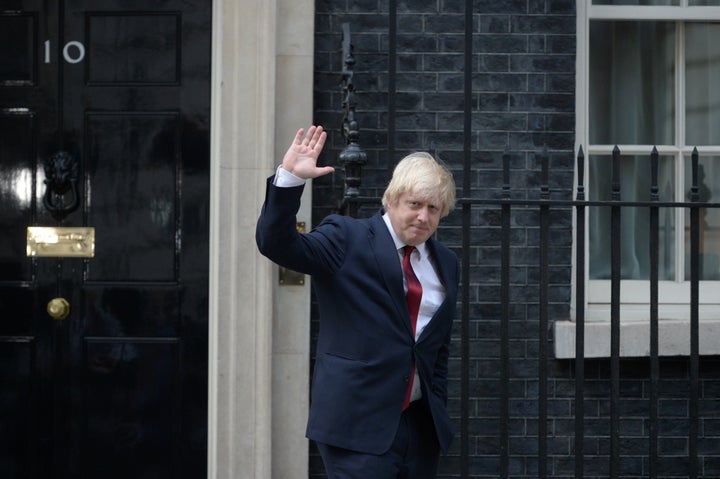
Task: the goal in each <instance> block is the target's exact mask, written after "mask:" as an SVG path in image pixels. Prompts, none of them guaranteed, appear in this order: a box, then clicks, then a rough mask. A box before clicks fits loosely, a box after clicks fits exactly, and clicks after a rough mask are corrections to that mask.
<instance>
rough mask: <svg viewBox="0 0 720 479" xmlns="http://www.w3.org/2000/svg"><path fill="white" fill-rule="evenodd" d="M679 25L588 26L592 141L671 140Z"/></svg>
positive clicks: (604, 23) (618, 23)
mask: <svg viewBox="0 0 720 479" xmlns="http://www.w3.org/2000/svg"><path fill="white" fill-rule="evenodd" d="M674 57H675V25H674V24H673V23H669V22H626V21H593V22H591V24H590V112H589V114H590V143H594V144H604V145H615V144H621V143H626V144H642V145H660V144H668V145H669V144H673V143H674V134H673V129H674V128H673V119H674V116H675V106H674V98H675V94H674V91H675V87H674V85H675V67H674Z"/></svg>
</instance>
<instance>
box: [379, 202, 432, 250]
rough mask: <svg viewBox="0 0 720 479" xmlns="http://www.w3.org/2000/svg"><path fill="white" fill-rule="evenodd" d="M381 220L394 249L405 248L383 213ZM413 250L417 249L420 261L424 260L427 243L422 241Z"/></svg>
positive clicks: (404, 244)
mask: <svg viewBox="0 0 720 479" xmlns="http://www.w3.org/2000/svg"><path fill="white" fill-rule="evenodd" d="M382 219H383V221H385V225H386V226H387V229H388V231H389V232H390V236H392V240H393V243H395V249H397V250H400V249H402V248H404V247H405V246H407V244H406V243H404V242H403V241H401V240H400V238H398V235H397V234H396V233H395V230H394V229H393V227H392V223H391V222H390V216H389V215H388V214H387V213H383V215H382ZM415 249H417V251H418V253H419V254H420V259H422V258H424V257H425V252H426V251H427V242H426V241H423V242H422V243H420V244H419V245H416V246H415Z"/></svg>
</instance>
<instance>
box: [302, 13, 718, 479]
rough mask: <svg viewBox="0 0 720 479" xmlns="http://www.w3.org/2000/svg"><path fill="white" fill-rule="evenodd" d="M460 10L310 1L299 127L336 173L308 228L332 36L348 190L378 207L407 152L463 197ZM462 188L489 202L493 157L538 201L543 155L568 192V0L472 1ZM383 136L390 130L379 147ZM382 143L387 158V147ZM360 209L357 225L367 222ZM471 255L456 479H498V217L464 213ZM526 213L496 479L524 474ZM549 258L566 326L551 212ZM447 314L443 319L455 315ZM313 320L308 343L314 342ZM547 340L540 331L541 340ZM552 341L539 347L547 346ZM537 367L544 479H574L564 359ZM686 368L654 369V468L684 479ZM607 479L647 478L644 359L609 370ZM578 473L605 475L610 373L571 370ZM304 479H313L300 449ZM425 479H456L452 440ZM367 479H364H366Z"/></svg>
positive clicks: (532, 374) (529, 225) (557, 311)
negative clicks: (504, 439)
mask: <svg viewBox="0 0 720 479" xmlns="http://www.w3.org/2000/svg"><path fill="white" fill-rule="evenodd" d="M392 6H396V8H397V10H396V12H397V40H396V41H397V43H396V46H397V57H396V58H395V59H394V61H395V62H396V63H395V64H396V72H397V75H396V78H395V85H396V96H395V97H394V104H395V111H394V114H395V121H394V125H393V126H394V128H389V126H390V125H389V124H388V122H389V115H388V104H389V91H388V86H389V84H390V83H389V80H390V79H389V68H388V65H389V61H392V59H390V58H389V56H388V45H389V36H388V32H389V26H388V25H389V19H390V15H389V9H390V8H392ZM464 12H465V2H464V1H460V0H406V1H397V2H389V0H346V1H340V0H318V1H317V2H316V15H315V21H316V26H315V28H316V33H315V91H314V115H315V117H314V122H315V123H316V124H322V125H323V126H324V127H325V128H326V129H328V130H330V132H331V133H330V139H329V141H328V143H327V145H326V148H325V152H324V153H323V156H322V158H321V161H323V162H324V163H326V164H333V165H335V166H336V168H337V170H338V171H337V172H336V173H335V174H334V175H332V176H328V177H323V178H320V179H318V180H315V182H314V185H313V195H314V200H313V203H314V204H313V223H317V222H319V221H320V220H321V219H322V217H324V216H325V215H327V214H328V213H331V212H335V210H336V207H337V205H338V203H339V201H340V200H341V197H342V190H343V173H342V169H341V168H340V165H339V164H338V162H337V157H338V154H339V152H340V150H341V149H342V147H343V146H344V141H343V138H342V136H341V134H340V131H341V122H342V107H341V102H342V92H341V88H340V71H341V68H342V55H341V52H340V44H341V24H342V23H343V22H349V23H350V26H351V29H352V43H353V45H354V52H355V59H356V62H357V63H356V67H355V70H354V71H355V76H354V84H355V88H356V93H357V95H356V100H357V102H358V105H357V119H358V121H359V124H360V128H361V137H360V142H361V145H362V147H363V148H364V149H365V150H366V152H367V154H368V163H367V165H366V166H365V168H364V170H363V185H362V188H361V193H362V194H363V195H366V196H376V197H379V196H380V195H381V193H382V191H383V190H384V187H385V185H386V182H387V180H388V178H389V174H390V171H391V169H392V167H393V166H394V164H395V163H396V162H397V161H398V160H399V159H400V158H402V157H403V156H404V155H405V154H407V153H408V152H410V151H413V150H429V151H431V152H433V153H436V154H437V155H438V156H439V157H440V158H441V159H442V160H443V161H445V162H446V163H447V164H448V165H449V166H450V168H451V169H452V170H453V172H454V174H455V178H456V182H457V185H458V187H459V188H460V187H461V185H463V182H464V178H463V161H464V158H465V156H464V153H463V141H464V133H463V125H464V110H465V102H466V98H465V96H464V80H465V77H464V71H463V69H464V49H465V46H464V35H465V30H464V29H465V15H464ZM473 12H474V14H473V19H472V21H473V44H472V51H473V61H472V65H473V66H472V68H473V73H472V97H471V99H470V101H471V106H472V134H471V149H472V153H471V155H470V161H471V177H470V179H469V183H470V187H471V190H470V191H469V192H463V191H459V192H458V193H459V196H472V197H476V198H493V197H498V196H499V195H500V193H501V187H502V157H503V155H508V156H509V157H510V162H511V163H510V164H511V175H512V176H511V186H512V195H513V197H515V198H537V197H538V195H539V187H540V183H541V178H540V164H539V161H538V156H539V153H540V152H541V151H542V150H543V149H544V148H547V151H548V156H549V159H550V188H551V191H552V193H551V194H552V196H553V197H554V198H562V199H569V198H571V195H572V186H573V168H574V153H573V148H574V141H575V133H574V125H575V111H574V108H575V45H576V42H575V24H576V23H575V22H576V16H575V1H574V0H483V1H474V2H473ZM389 130H390V131H394V135H393V138H392V140H393V141H392V142H390V138H389V136H388V135H389ZM391 143H392V144H394V148H395V149H394V151H388V148H389V145H390V144H391ZM378 206H379V203H378V205H372V206H367V207H363V208H362V209H361V215H363V216H368V215H370V214H372V213H374V212H375V211H377V208H378ZM471 218H472V223H471V248H470V251H469V252H467V253H468V254H469V255H470V263H471V267H470V272H469V274H470V282H469V284H470V305H469V310H470V323H469V324H470V331H469V338H468V339H469V342H470V357H469V371H468V373H469V377H470V387H469V391H468V393H469V405H470V418H469V437H468V440H469V450H470V458H469V470H470V477H473V478H474V477H478V478H479V477H498V476H499V468H500V444H499V430H500V421H501V419H500V404H499V398H500V379H501V378H500V373H499V371H500V367H499V357H500V347H501V346H500V317H501V312H500V296H499V281H500V268H499V267H500V234H499V225H500V217H499V212H498V208H496V207H495V208H494V207H474V208H473V209H472V214H471ZM538 224H539V223H538V215H537V210H536V209H528V208H517V209H515V210H514V213H513V217H512V234H511V245H512V250H511V264H512V266H511V271H510V278H511V284H512V287H511V300H512V311H511V321H510V343H509V355H510V372H509V377H510V381H509V387H510V402H509V404H508V408H509V411H510V421H509V423H508V427H509V431H510V439H509V445H508V451H509V455H510V459H509V476H510V477H514V478H534V477H538V473H537V468H538V459H537V451H538V440H537V431H538V397H539V395H540V394H539V391H538V388H539V380H538V376H539V370H540V365H539V361H538V357H539V349H540V345H539V339H538V337H539V332H538V328H539V326H538V292H537V285H538V281H539V280H538V276H539V273H538V251H539V247H538V244H539V232H538V231H539V230H538ZM460 227H461V215H460V214H459V212H455V213H453V214H451V215H450V216H449V217H448V218H446V219H445V220H444V223H442V224H441V227H440V228H439V229H438V238H439V239H440V240H441V241H443V242H445V243H446V244H447V245H448V246H450V247H451V248H453V249H454V250H455V251H456V252H457V253H458V255H459V256H460V255H461V254H462V251H461V247H460V246H461V229H460ZM551 238H552V241H551V242H552V245H551V247H550V251H549V256H550V282H551V286H550V292H549V301H550V305H549V306H550V310H549V311H550V319H551V320H558V319H560V320H564V319H567V318H568V316H569V307H570V306H569V303H570V298H571V292H572V290H571V265H572V256H571V245H572V238H573V230H572V215H571V212H570V210H560V211H557V212H554V213H553V217H552V230H551ZM459 310H460V309H458V311H459ZM316 317H317V316H316V310H315V308H313V322H312V325H313V326H312V328H313V329H312V337H313V340H314V339H315V337H316V328H317V321H316ZM460 333H461V328H460V322H459V320H458V321H457V322H456V326H455V330H454V339H453V349H452V357H451V362H450V371H451V381H450V394H451V396H452V397H451V398H450V404H449V409H450V412H451V414H452V416H453V417H454V419H455V420H456V421H457V424H458V426H459V420H460V419H459V418H460V394H461V387H460V375H461V357H460V354H461V350H460ZM550 336H551V335H550ZM550 341H552V339H550ZM548 347H549V348H550V349H549V350H550V359H549V361H548V364H547V368H548V369H547V370H548V390H547V395H548V477H574V473H575V466H574V457H575V456H574V428H575V416H574V397H575V376H574V367H573V362H571V361H559V360H555V359H553V358H552V345H551V344H549V345H548ZM717 366H718V362H717V360H716V359H714V358H702V359H701V374H702V375H701V384H702V385H701V404H700V411H701V416H702V417H701V420H700V435H701V438H700V442H699V448H700V451H699V453H700V456H701V460H700V467H699V471H700V477H720V455H718V451H720V413H719V412H718V406H719V405H720V400H717V399H715V398H717V397H718V392H720V391H718V389H720V382H719V381H717V379H716V378H717V373H716V372H715V371H717ZM688 369H689V364H688V361H687V360H686V359H664V360H662V362H661V372H662V373H661V376H662V377H661V381H660V397H661V400H660V403H659V408H660V416H661V417H660V422H659V431H660V440H659V447H660V455H661V458H660V464H659V465H660V469H659V470H660V471H661V476H662V477H687V465H688V459H687V454H688V438H687V434H688V414H689V413H688V410H689V407H688V398H689V393H688V389H689V388H688ZM621 371H622V373H621V374H622V376H621V386H620V387H621V404H620V409H621V410H620V414H621V420H620V436H621V446H620V447H621V460H620V464H619V467H620V475H621V477H633V478H634V477H648V448H649V445H648V428H649V425H648V408H649V405H648V397H649V381H648V379H647V378H648V377H649V376H650V374H649V366H648V360H646V359H638V360H623V361H622V363H621ZM586 377H587V381H586V387H585V413H586V419H585V460H584V468H585V477H588V478H590V477H598V478H601V477H609V471H610V467H609V455H610V439H609V431H610V420H609V416H610V400H609V397H610V388H611V385H610V365H609V361H608V360H595V361H587V362H586ZM310 459H311V462H310V471H309V473H310V477H312V478H322V477H325V476H324V473H323V468H322V463H321V461H320V458H319V457H318V456H317V454H316V451H315V449H314V447H313V448H312V449H311V458H310ZM440 469H441V470H440V477H442V478H458V477H461V473H460V471H461V457H460V437H459V435H458V436H456V441H455V442H454V444H453V448H452V451H451V453H450V455H449V456H447V457H444V458H442V461H441V468H440ZM370 479H371V478H370Z"/></svg>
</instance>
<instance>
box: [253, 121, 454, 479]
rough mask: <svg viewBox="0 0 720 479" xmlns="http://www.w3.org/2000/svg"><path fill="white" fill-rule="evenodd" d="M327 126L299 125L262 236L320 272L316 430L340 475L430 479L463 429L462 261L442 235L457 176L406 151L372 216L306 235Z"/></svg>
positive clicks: (288, 261)
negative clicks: (458, 313) (459, 371)
mask: <svg viewBox="0 0 720 479" xmlns="http://www.w3.org/2000/svg"><path fill="white" fill-rule="evenodd" d="M325 139H326V132H324V131H323V129H322V127H319V126H317V127H316V126H312V127H310V128H309V129H308V131H307V133H305V132H304V130H303V129H300V130H299V131H298V132H297V135H296V136H295V139H294V141H293V143H292V144H291V145H290V148H289V149H288V151H287V153H286V154H285V156H284V158H283V162H282V165H281V166H280V167H278V170H277V172H276V174H275V175H274V176H273V177H271V178H269V179H268V185H267V193H266V199H265V204H264V205H263V209H262V213H261V214H260V218H259V219H258V223H257V230H256V241H257V245H258V248H259V250H260V252H261V253H262V254H264V255H265V256H267V257H268V258H270V259H271V260H273V261H274V262H276V263H278V264H280V265H282V266H285V267H287V268H290V269H293V270H296V271H300V272H303V273H306V274H309V275H312V278H313V286H314V291H315V294H316V296H317V300H318V304H319V315H320V330H319V336H318V343H317V357H316V361H315V369H314V372H313V380H312V391H311V405H310V418H309V420H308V426H307V437H308V438H310V439H313V440H315V442H316V443H317V445H318V449H319V450H320V454H321V456H322V458H323V463H324V464H325V468H326V471H327V473H328V476H329V478H330V479H361V478H362V479H398V478H407V479H426V478H427V479H432V478H434V477H435V475H436V471H437V464H438V457H439V454H440V451H443V452H447V448H448V445H449V443H450V440H451V439H452V435H453V426H452V423H451V421H450V418H449V416H448V414H447V411H446V405H447V368H448V354H449V344H450V332H451V326H452V321H453V317H454V315H455V303H456V298H457V290H458V281H459V267H458V261H457V257H456V256H455V254H454V253H452V252H451V251H450V250H448V249H447V248H446V247H444V246H443V245H441V244H440V243H438V242H437V241H435V240H434V239H432V235H433V233H434V232H435V230H436V228H437V226H438V223H439V221H440V219H441V218H442V217H444V216H446V215H447V214H448V213H449V212H450V211H451V210H452V208H453V207H454V204H455V184H454V182H453V179H452V175H451V174H450V172H449V171H448V170H447V169H446V168H444V167H443V166H442V165H440V164H439V163H438V162H437V161H436V160H435V159H434V158H433V157H432V156H431V155H429V154H427V153H422V152H420V153H413V154H411V155H408V156H407V157H406V158H404V159H403V160H402V161H401V162H400V163H398V165H397V167H396V168H395V170H394V172H393V177H392V179H391V181H390V184H389V185H388V187H387V189H386V191H385V194H384V196H383V209H384V211H381V212H380V213H378V214H377V215H375V216H373V217H371V218H369V219H354V218H350V217H346V216H339V215H331V216H329V217H327V218H326V219H325V220H323V222H322V223H321V224H320V225H318V226H317V227H316V228H314V229H313V230H312V231H311V232H309V233H307V234H300V233H298V232H297V231H296V228H295V223H296V217H295V215H296V213H297V211H298V208H299V207H300V197H301V194H302V190H303V185H304V183H305V180H307V179H309V178H317V177H318V176H322V175H325V174H328V173H330V172H332V171H333V168H332V167H329V166H325V167H319V166H317V159H318V156H319V155H320V152H321V151H322V148H323V145H324V144H325Z"/></svg>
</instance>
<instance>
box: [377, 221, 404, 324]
mask: <svg viewBox="0 0 720 479" xmlns="http://www.w3.org/2000/svg"><path fill="white" fill-rule="evenodd" d="M370 225H371V226H370V237H369V240H370V248H371V249H372V251H373V253H374V254H375V259H376V260H377V265H378V269H379V270H380V273H381V274H382V277H383V280H384V281H385V285H386V286H387V289H388V291H389V292H390V297H391V298H392V301H393V304H394V306H395V310H396V312H397V317H398V318H400V320H401V321H402V323H403V325H404V326H405V328H406V329H407V331H408V333H409V334H410V335H412V326H411V325H410V313H409V312H408V307H407V302H406V301H405V290H404V289H403V277H402V265H401V264H400V258H399V257H398V253H397V249H395V243H394V242H393V240H392V236H390V232H389V231H388V229H387V225H386V224H385V221H384V220H383V219H382V216H381V215H380V214H376V215H375V216H373V217H372V218H370Z"/></svg>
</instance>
